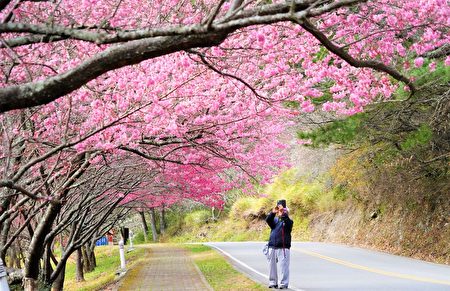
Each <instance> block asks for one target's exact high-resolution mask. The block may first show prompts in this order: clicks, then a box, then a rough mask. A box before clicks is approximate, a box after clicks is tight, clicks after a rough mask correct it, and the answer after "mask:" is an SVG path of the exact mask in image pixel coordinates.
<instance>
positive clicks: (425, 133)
mask: <svg viewBox="0 0 450 291" xmlns="http://www.w3.org/2000/svg"><path fill="white" fill-rule="evenodd" d="M432 136H433V132H432V131H431V128H430V127H429V126H428V125H427V124H422V125H421V126H420V127H419V128H418V129H417V130H416V131H413V132H411V133H410V134H409V135H408V136H407V137H406V139H405V140H404V141H403V142H402V143H401V147H402V149H403V150H410V149H413V148H415V147H417V146H421V145H424V144H427V143H428V142H429V141H430V140H431V138H432Z"/></svg>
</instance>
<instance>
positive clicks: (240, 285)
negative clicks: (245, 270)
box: [184, 244, 266, 291]
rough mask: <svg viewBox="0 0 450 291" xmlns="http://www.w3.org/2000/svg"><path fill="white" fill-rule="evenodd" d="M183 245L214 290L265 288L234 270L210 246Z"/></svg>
mask: <svg viewBox="0 0 450 291" xmlns="http://www.w3.org/2000/svg"><path fill="white" fill-rule="evenodd" d="M184 247H185V248H186V249H188V250H189V251H190V252H191V257H192V258H193V260H194V262H195V264H196V265H197V266H198V268H199V269H200V271H201V272H202V273H203V275H204V276H205V278H206V280H207V281H208V283H209V285H211V287H212V288H213V289H214V290H216V291H226V290H266V288H265V287H263V286H262V285H261V284H259V283H256V282H254V281H252V280H250V279H249V278H247V277H246V276H244V275H242V274H241V273H239V272H238V271H236V270H235V269H234V268H233V267H232V266H231V265H230V264H229V263H228V262H227V261H226V260H225V258H224V257H223V256H221V255H220V254H218V253H217V251H215V250H212V249H211V248H210V247H207V246H205V245H201V244H192V245H184Z"/></svg>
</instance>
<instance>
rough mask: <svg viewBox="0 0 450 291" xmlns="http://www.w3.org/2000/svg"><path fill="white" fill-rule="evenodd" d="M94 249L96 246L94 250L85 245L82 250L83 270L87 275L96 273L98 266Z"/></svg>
mask: <svg viewBox="0 0 450 291" xmlns="http://www.w3.org/2000/svg"><path fill="white" fill-rule="evenodd" d="M94 248H95V244H94V247H93V248H92V247H91V246H88V245H85V246H83V247H82V249H81V251H82V254H83V268H84V272H85V273H89V272H92V271H94V269H95V267H96V266H97V262H96V259H95V252H94Z"/></svg>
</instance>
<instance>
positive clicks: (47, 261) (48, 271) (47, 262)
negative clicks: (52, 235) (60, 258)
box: [42, 242, 53, 282]
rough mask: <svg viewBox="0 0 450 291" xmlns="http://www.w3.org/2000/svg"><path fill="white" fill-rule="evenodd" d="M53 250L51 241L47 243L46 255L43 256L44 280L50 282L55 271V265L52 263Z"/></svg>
mask: <svg viewBox="0 0 450 291" xmlns="http://www.w3.org/2000/svg"><path fill="white" fill-rule="evenodd" d="M52 255H53V253H52V250H51V242H50V243H47V244H46V245H45V251H44V257H43V261H44V264H43V266H42V267H43V269H42V278H43V281H44V282H50V276H51V275H52V273H53V267H52V264H51V258H52Z"/></svg>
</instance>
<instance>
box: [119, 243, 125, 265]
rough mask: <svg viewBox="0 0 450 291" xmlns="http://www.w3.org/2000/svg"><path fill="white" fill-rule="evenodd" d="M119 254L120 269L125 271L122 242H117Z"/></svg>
mask: <svg viewBox="0 0 450 291" xmlns="http://www.w3.org/2000/svg"><path fill="white" fill-rule="evenodd" d="M119 253H120V269H122V271H125V270H126V269H125V250H124V247H123V240H120V241H119Z"/></svg>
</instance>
